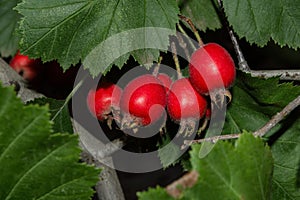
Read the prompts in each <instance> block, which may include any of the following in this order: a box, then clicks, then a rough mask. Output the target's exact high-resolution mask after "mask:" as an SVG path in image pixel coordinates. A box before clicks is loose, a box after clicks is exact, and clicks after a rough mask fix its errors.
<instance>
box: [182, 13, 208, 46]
mask: <svg viewBox="0 0 300 200" xmlns="http://www.w3.org/2000/svg"><path fill="white" fill-rule="evenodd" d="M179 17H180V19H181V20H183V21H185V22H187V23H188V24H189V26H190V27H191V29H192V31H193V33H194V35H195V37H196V39H197V41H198V43H199V46H200V47H202V46H203V45H204V43H203V41H202V39H201V37H200V35H199V33H198V31H197V29H196V27H195V25H194V24H193V22H192V20H191V19H190V18H188V17H186V16H183V15H179Z"/></svg>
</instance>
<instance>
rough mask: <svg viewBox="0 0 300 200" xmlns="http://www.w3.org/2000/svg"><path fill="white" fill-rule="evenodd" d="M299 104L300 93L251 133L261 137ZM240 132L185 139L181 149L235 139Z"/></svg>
mask: <svg viewBox="0 0 300 200" xmlns="http://www.w3.org/2000/svg"><path fill="white" fill-rule="evenodd" d="M299 105H300V95H299V96H298V97H297V98H295V99H294V100H293V101H291V102H290V103H289V104H288V105H286V106H285V107H284V108H283V109H282V110H281V111H280V112H278V113H277V114H275V115H274V116H273V117H272V118H271V120H270V121H268V122H267V123H266V124H265V125H264V126H263V127H261V128H260V129H258V130H257V131H255V132H254V133H253V135H255V136H258V137H263V136H264V135H265V134H267V133H268V132H269V131H270V130H271V129H272V128H273V127H274V126H276V125H277V124H278V123H279V122H280V121H281V120H283V119H284V118H285V117H286V116H287V115H288V114H289V113H291V112H292V111H293V110H294V109H295V108H297V107H298V106H299ZM241 135H242V134H241V133H238V134H227V135H218V136H213V137H208V138H203V139H199V140H185V141H184V144H183V145H182V146H181V148H182V149H184V148H186V147H187V146H190V145H192V144H195V143H202V142H212V143H216V142H217V141H218V140H229V139H236V138H239V137H240V136H241Z"/></svg>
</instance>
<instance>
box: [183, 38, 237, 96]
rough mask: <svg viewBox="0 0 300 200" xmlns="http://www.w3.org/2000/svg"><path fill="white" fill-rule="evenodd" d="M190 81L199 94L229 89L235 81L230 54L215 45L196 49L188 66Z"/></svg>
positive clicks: (211, 44)
mask: <svg viewBox="0 0 300 200" xmlns="http://www.w3.org/2000/svg"><path fill="white" fill-rule="evenodd" d="M189 72H190V81H191V84H192V85H193V86H194V87H195V89H196V90H197V91H198V92H200V93H201V94H208V93H209V92H214V91H216V90H218V89H219V88H229V87H230V86H231V85H232V84H233V82H234V80H235V75H236V71H235V64H234V61H233V59H232V58H231V56H230V54H229V53H228V52H227V51H226V49H224V48H223V47H222V46H220V45H218V44H216V43H208V44H206V45H203V46H202V47H200V48H199V49H197V50H196V51H195V52H194V53H193V54H192V56H191V60H190V64H189Z"/></svg>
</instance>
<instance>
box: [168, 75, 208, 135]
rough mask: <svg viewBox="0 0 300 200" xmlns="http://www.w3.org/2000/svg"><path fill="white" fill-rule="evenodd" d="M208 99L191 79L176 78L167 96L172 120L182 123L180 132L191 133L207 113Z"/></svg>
mask: <svg viewBox="0 0 300 200" xmlns="http://www.w3.org/2000/svg"><path fill="white" fill-rule="evenodd" d="M206 108H207V101H206V99H205V98H204V97H203V96H201V95H200V94H199V93H198V92H197V91H195V89H194V88H193V87H192V85H191V83H190V82H189V79H187V78H181V79H178V80H176V81H175V82H174V83H173V84H172V86H171V89H170V92H169V94H168V96H167V110H168V113H169V115H170V117H171V119H172V120H174V121H175V122H177V123H179V122H180V123H181V125H182V127H181V130H179V133H183V132H184V131H185V135H187V136H189V135H191V134H192V133H193V132H194V130H195V126H196V121H198V120H200V119H201V118H202V117H203V116H204V114H205V113H206Z"/></svg>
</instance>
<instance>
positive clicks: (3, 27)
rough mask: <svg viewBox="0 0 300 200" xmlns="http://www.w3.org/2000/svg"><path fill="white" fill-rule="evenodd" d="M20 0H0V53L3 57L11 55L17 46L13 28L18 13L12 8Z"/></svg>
mask: <svg viewBox="0 0 300 200" xmlns="http://www.w3.org/2000/svg"><path fill="white" fill-rule="evenodd" d="M18 2H20V0H1V1H0V54H1V56H3V57H8V56H12V55H13V54H14V53H16V51H17V48H18V41H19V39H18V37H17V36H16V35H15V33H14V32H15V29H16V27H17V25H18V21H19V20H20V15H19V14H18V13H17V12H16V11H14V10H13V8H14V7H15V6H16V5H17V3H18Z"/></svg>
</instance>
